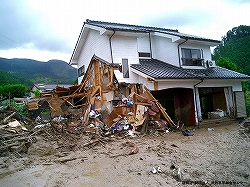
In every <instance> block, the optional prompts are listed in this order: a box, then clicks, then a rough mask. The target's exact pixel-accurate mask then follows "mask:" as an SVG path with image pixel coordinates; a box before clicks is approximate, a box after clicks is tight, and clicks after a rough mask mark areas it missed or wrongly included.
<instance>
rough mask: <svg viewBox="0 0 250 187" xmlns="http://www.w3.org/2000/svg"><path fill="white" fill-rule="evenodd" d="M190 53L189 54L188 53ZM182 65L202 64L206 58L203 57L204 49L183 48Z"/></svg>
mask: <svg viewBox="0 0 250 187" xmlns="http://www.w3.org/2000/svg"><path fill="white" fill-rule="evenodd" d="M188 53H189V54H188ZM181 55H182V58H181V60H182V65H183V66H202V65H203V61H204V59H203V58H202V55H203V54H202V50H201V49H195V48H181Z"/></svg>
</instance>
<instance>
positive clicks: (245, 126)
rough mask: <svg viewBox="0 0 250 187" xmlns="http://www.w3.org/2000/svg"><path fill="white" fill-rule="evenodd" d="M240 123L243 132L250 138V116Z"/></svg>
mask: <svg viewBox="0 0 250 187" xmlns="http://www.w3.org/2000/svg"><path fill="white" fill-rule="evenodd" d="M239 125H240V132H241V134H243V135H244V136H245V137H248V138H250V118H247V119H245V120H244V121H243V122H241V123H240V124H239Z"/></svg>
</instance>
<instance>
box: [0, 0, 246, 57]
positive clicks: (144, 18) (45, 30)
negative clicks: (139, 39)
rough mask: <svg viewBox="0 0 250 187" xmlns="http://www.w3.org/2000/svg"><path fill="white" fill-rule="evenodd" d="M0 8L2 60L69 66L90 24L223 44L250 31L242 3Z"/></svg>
mask: <svg viewBox="0 0 250 187" xmlns="http://www.w3.org/2000/svg"><path fill="white" fill-rule="evenodd" d="M1 7H2V8H1ZM1 7H0V24H1V25H5V27H1V28H0V42H1V43H2V45H1V44H0V49H1V51H0V56H1V57H7V58H15V57H22V58H33V59H36V60H39V59H43V60H44V59H45V61H47V60H49V59H48V58H58V59H62V60H65V61H69V59H70V57H71V53H72V51H73V49H74V46H75V43H76V41H77V38H78V36H79V33H80V30H81V27H82V25H83V22H84V21H85V20H86V19H92V20H99V21H108V22H118V23H126V24H138V25H147V26H159V27H166V28H171V29H178V30H179V31H180V32H183V33H187V34H193V35H198V36H202V37H206V38H211V39H217V40H220V39H221V37H222V36H223V35H225V34H226V32H227V31H228V30H231V29H232V28H233V27H237V26H239V25H249V17H250V11H249V10H250V3H249V2H248V1H244V0H241V1H233V0H210V1H200V0H186V1H183V0H175V1H167V0H154V1H145V0H127V1H121V0H109V1H103V0H85V1H82V0H53V1H51V0H42V1H40V0H12V1H4V2H3V3H2V6H1ZM1 12H2V13H1ZM1 15H5V17H4V18H5V19H3V16H1ZM6 15H7V16H6ZM1 46H2V47H1ZM4 46H5V47H4ZM30 50H31V51H30Z"/></svg>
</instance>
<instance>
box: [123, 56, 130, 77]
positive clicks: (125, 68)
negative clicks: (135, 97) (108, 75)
mask: <svg viewBox="0 0 250 187" xmlns="http://www.w3.org/2000/svg"><path fill="white" fill-rule="evenodd" d="M128 68H129V67H128V59H126V58H125V59H122V72H123V78H129V69H128Z"/></svg>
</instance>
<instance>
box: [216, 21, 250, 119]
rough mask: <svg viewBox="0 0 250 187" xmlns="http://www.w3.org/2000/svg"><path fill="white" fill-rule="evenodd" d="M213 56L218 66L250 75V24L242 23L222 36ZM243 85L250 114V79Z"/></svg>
mask: <svg viewBox="0 0 250 187" xmlns="http://www.w3.org/2000/svg"><path fill="white" fill-rule="evenodd" d="M212 58H213V60H215V61H216V64H217V65H218V66H221V67H225V68H227V69H231V70H234V71H238V72H241V73H244V74H247V75H250V26H246V25H240V26H238V27H234V28H233V29H232V30H229V31H228V32H227V34H226V35H225V36H223V37H222V41H221V44H220V45H218V46H217V47H216V48H215V49H214V53H213V55H212ZM242 86H243V91H244V93H245V98H246V108H247V113H248V116H249V115H250V94H249V93H250V92H249V88H250V81H248V82H244V83H243V84H242Z"/></svg>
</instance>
